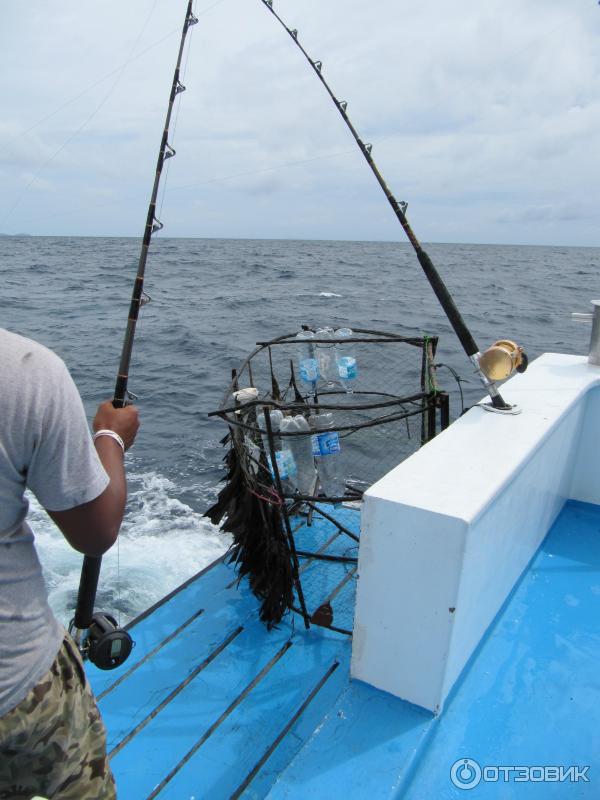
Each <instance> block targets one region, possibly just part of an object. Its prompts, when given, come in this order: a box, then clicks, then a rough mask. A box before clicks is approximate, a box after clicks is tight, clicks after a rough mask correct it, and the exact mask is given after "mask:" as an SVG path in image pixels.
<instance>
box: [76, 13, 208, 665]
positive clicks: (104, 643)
mask: <svg viewBox="0 0 600 800" xmlns="http://www.w3.org/2000/svg"><path fill="white" fill-rule="evenodd" d="M192 3H193V0H188V3H187V9H186V13H185V20H184V23H183V29H182V31H181V41H180V43H179V53H178V55H177V63H176V66H175V71H174V73H173V82H172V84H171V91H170V94H169V105H168V108H167V117H166V120H165V126H164V130H163V135H162V139H161V143H160V150H159V153H158V160H157V162H156V173H155V176H154V185H153V187H152V194H151V196H150V203H149V205H148V213H147V215H146V226H145V228H144V236H143V239H142V247H141V251H140V257H139V261H138V268H137V274H136V277H135V280H134V284H133V291H132V295H131V305H130V307H129V316H128V319H127V328H126V330H125V338H124V340H123V348H122V350H121V360H120V362H119V370H118V374H117V380H116V384H115V392H114V397H113V401H112V402H113V406H114V407H115V408H124V407H125V406H126V405H127V404H128V403H129V402H131V398H133V397H134V396H133V395H132V394H131V393H130V392H129V391H128V389H127V383H128V378H129V365H130V363H131V354H132V351H133V342H134V338H135V330H136V325H137V321H138V316H139V313H140V308H141V307H142V306H143V305H145V304H146V303H147V302H149V300H150V297H149V296H148V295H147V294H146V293H145V292H144V275H145V272H146V261H147V260H148V251H149V248H150V242H151V240H152V235H153V234H154V233H156V232H157V231H160V230H161V229H162V228H163V227H164V226H163V224H162V222H161V221H160V220H159V219H158V218H157V216H156V202H157V198H158V189H159V185H160V178H161V175H162V170H163V166H164V164H165V162H166V161H167V160H168V159H169V158H172V157H173V156H174V155H175V150H174V148H173V147H171V145H170V144H169V127H170V124H171V115H172V113H173V106H174V103H175V98H176V97H177V95H179V94H181V92H184V91H185V86H184V85H183V83H182V82H181V80H180V78H179V75H180V71H181V62H182V59H183V51H184V47H185V41H186V37H187V33H188V31H189V29H190V28H191V27H192V25H195V24H196V23H197V22H198V18H197V17H196V16H194V14H193V12H192ZM101 566H102V557H101V556H85V557H84V559H83V566H82V568H81V578H80V580H79V591H78V594H77V606H76V609H75V616H74V617H73V620H72V622H71V625H70V626H69V627H70V631H71V633H72V634H73V637H74V638H75V641H76V642H77V646H78V647H79V649H80V651H81V653H82V655H84V656H86V657H88V658H89V659H90V661H91V662H92V663H93V664H95V665H96V666H97V667H100V669H113V668H114V667H118V666H120V665H121V664H122V663H123V662H124V661H125V660H126V659H127V657H128V656H129V653H130V652H131V648H132V646H133V642H132V640H131V637H130V635H129V634H128V633H127V631H125V630H123V629H122V628H120V627H119V626H118V625H117V623H116V620H115V619H114V618H113V617H112V616H110V615H109V614H104V613H96V614H94V603H95V601H96V592H97V589H98V581H99V578H100V569H101Z"/></svg>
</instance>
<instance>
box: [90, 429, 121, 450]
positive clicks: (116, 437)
mask: <svg viewBox="0 0 600 800" xmlns="http://www.w3.org/2000/svg"><path fill="white" fill-rule="evenodd" d="M100 436H110V438H111V439H114V440H115V442H116V443H117V444H118V445H119V446H120V448H121V450H122V451H123V454H125V442H124V441H123V439H121V437H120V436H119V434H118V433H115V432H114V431H109V430H102V431H96V433H95V434H94V435H93V436H92V439H93V440H94V441H96V439H98V437H100Z"/></svg>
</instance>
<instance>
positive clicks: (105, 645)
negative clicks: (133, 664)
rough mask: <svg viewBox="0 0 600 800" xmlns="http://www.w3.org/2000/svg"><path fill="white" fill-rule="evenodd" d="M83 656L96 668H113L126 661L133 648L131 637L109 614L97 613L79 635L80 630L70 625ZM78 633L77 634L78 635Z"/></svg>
mask: <svg viewBox="0 0 600 800" xmlns="http://www.w3.org/2000/svg"><path fill="white" fill-rule="evenodd" d="M70 632H71V633H73V632H74V638H75V641H76V642H77V646H78V647H79V651H80V653H81V655H82V656H83V658H88V659H89V660H90V661H91V662H92V664H93V665H94V666H95V667H98V669H115V668H116V667H120V666H121V664H124V663H125V661H127V659H128V657H129V654H130V653H131V650H132V648H133V639H132V638H131V636H130V635H129V634H128V633H127V631H126V630H123V628H120V627H119V626H118V625H117V621H116V619H115V618H114V617H112V616H111V615H110V614H103V613H97V614H94V615H93V617H92V621H91V623H90V626H89V628H88V629H87V630H86V631H85V633H84V635H83V637H81V633H82V632H81V631H80V630H79V629H77V628H75V629H73V623H71V626H70ZM78 634H79V635H78Z"/></svg>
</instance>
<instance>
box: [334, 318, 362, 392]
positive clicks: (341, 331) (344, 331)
mask: <svg viewBox="0 0 600 800" xmlns="http://www.w3.org/2000/svg"><path fill="white" fill-rule="evenodd" d="M352 336H354V331H353V330H352V329H351V328H338V330H337V331H336V332H335V338H336V342H337V343H336V351H337V353H336V355H337V368H338V375H339V379H340V382H341V384H342V386H343V387H344V389H345V390H346V391H347V392H348V394H352V392H353V391H354V382H355V380H356V379H357V377H358V365H357V363H356V358H355V356H354V354H353V352H352V346H351V344H350V343H346V344H345V343H344V339H350V338H351V337H352Z"/></svg>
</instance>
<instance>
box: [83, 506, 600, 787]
mask: <svg viewBox="0 0 600 800" xmlns="http://www.w3.org/2000/svg"><path fill="white" fill-rule="evenodd" d="M341 514H342V517H343V518H341V517H340V521H341V522H342V523H343V524H344V525H345V526H346V527H347V528H349V529H350V530H352V531H354V532H358V527H359V515H358V512H356V511H354V510H350V509H343V510H341ZM336 516H337V513H336ZM295 538H296V546H297V547H298V549H299V550H311V551H315V550H318V549H320V550H321V551H322V552H324V553H328V554H332V555H345V556H354V555H356V545H355V543H354V542H353V541H352V540H351V539H349V538H348V537H347V536H345V535H344V534H341V533H339V531H337V529H336V528H335V527H334V526H333V525H332V524H331V523H330V522H328V521H327V520H326V519H324V518H322V517H318V518H316V519H315V523H314V524H313V526H311V527H310V528H307V527H306V526H303V527H301V528H300V529H299V530H298V531H297V532H296V537H295ZM301 564H302V583H303V587H304V590H305V593H306V599H307V605H308V607H309V610H310V611H311V612H313V611H314V610H316V608H317V607H318V606H319V605H321V604H322V603H323V602H326V601H328V600H329V601H330V602H331V605H332V607H333V611H334V618H333V624H334V625H335V626H338V627H340V628H350V627H351V624H352V613H353V605H354V590H355V581H354V577H355V575H354V565H352V564H348V563H339V562H322V561H320V562H317V561H315V560H311V559H308V558H304V559H302V560H301ZM131 633H132V636H133V638H134V639H135V641H136V647H135V649H134V651H133V653H132V655H131V657H130V659H129V661H128V662H127V663H126V664H125V665H123V667H121V668H120V669H118V670H114V671H111V672H101V671H99V670H97V669H95V668H94V667H91V666H90V667H89V669H88V672H89V674H90V680H91V683H92V686H93V688H94V690H95V692H96V694H97V696H98V697H99V701H100V707H101V710H102V714H103V717H104V720H105V722H106V726H107V729H108V743H109V751H110V758H111V764H112V768H113V771H114V773H115V777H116V779H117V786H118V790H119V797H120V798H122V800H138V798H139V799H140V800H142V798H143V799H144V800H148V799H149V798H154V797H159V798H161V800H165V798H171V799H174V798H177V800H184V799H185V800H192V799H193V800H200V799H201V798H202V799H204V798H210V800H213V799H214V800H220V798H235V797H244V798H263V797H267V796H268V797H269V798H324V799H325V798H327V800H329V799H330V798H345V799H346V798H348V797H353V798H361V799H362V798H369V799H370V798H392V797H399V798H407V799H408V800H423V799H424V798H436V799H437V798H458V797H464V796H465V791H464V789H461V788H457V787H456V786H454V785H453V783H452V782H451V780H450V770H451V767H452V765H453V764H454V763H455V762H457V761H458V760H460V759H472V760H473V761H475V762H477V764H478V765H479V766H480V767H481V768H483V767H485V766H490V767H494V766H502V765H528V766H538V765H542V766H553V765H556V766H563V767H569V766H571V765H574V766H579V767H582V768H583V767H585V766H588V765H590V770H589V771H588V772H587V773H585V774H586V777H588V778H589V782H585V781H584V780H580V781H578V782H570V781H569V780H567V781H566V782H565V781H563V782H554V783H548V782H546V783H538V782H528V783H523V782H515V781H514V775H513V776H512V778H511V779H509V780H508V782H502V778H501V783H500V784H499V783H497V782H491V781H489V780H488V781H486V780H483V779H482V780H480V782H479V784H478V785H477V786H476V787H474V788H472V789H471V790H470V794H469V796H472V797H494V798H503V800H504V798H513V797H516V798H520V797H534V798H535V797H542V796H543V797H544V798H548V797H550V798H561V799H562V798H570V797H573V798H575V797H576V798H592V797H594V798H597V797H599V796H600V794H599V793H600V789H599V788H598V784H599V783H600V736H599V735H598V733H597V732H598V730H600V702H599V700H600V678H599V677H598V676H599V674H600V673H599V671H598V664H599V663H600V508H599V507H597V506H590V505H586V504H583V503H576V502H572V501H569V502H568V503H567V504H566V506H565V508H564V509H563V511H562V513H561V514H560V516H559V517H558V519H557V521H556V523H555V525H554V527H553V528H552V530H551V531H550V533H549V534H548V536H547V537H546V539H545V541H544V543H543V545H542V547H541V548H540V550H539V552H538V553H537V555H536V557H535V558H534V560H533V562H532V564H531V565H530V567H529V569H528V570H527V571H526V572H525V574H524V575H523V577H522V579H521V581H520V582H519V584H518V585H517V587H515V590H514V591H513V593H512V595H511V597H510V598H509V599H508V600H507V602H506V604H505V605H504V607H503V609H502V610H501V612H500V613H499V615H498V617H497V618H496V620H495V621H494V623H493V625H492V626H491V628H490V630H489V631H488V634H487V635H486V637H485V639H484V640H483V641H482V643H481V644H480V646H479V648H478V650H477V652H476V653H475V654H474V656H473V658H472V659H471V661H470V663H469V665H468V667H467V668H466V670H465V672H464V674H463V676H462V678H461V679H460V681H459V683H458V685H457V687H455V690H454V691H453V694H452V696H451V698H449V700H448V702H447V705H446V710H445V712H444V714H443V715H442V716H441V717H439V718H435V717H433V716H432V715H431V714H430V713H428V712H426V711H424V710H422V709H419V708H416V707H415V706H411V705H410V704H408V703H405V702H403V701H401V700H398V699H397V698H394V697H392V696H391V695H388V694H386V693H383V692H380V691H378V690H376V689H373V688H372V687H370V686H367V685H366V684H363V683H361V682H358V681H350V679H349V664H350V650H351V642H350V639H349V637H348V636H345V635H343V634H341V633H336V632H334V631H331V630H327V629H324V628H320V627H311V629H310V630H309V631H306V630H305V629H304V625H303V622H302V619H301V618H300V617H299V616H297V615H291V616H288V617H287V618H286V619H285V621H284V622H283V623H282V624H281V625H280V626H279V628H277V629H275V630H273V631H271V632H269V631H267V630H266V628H265V627H264V625H263V624H262V623H261V622H260V621H259V620H258V603H257V601H256V600H255V598H254V597H253V596H252V594H251V593H250V591H249V589H248V587H247V585H246V584H245V582H242V584H241V585H240V586H239V587H238V585H237V580H236V577H235V574H234V572H233V570H232V568H231V567H229V566H228V565H226V564H225V563H224V561H223V560H221V561H220V562H217V563H216V564H215V565H213V566H212V567H210V568H209V569H208V570H206V571H205V572H204V573H201V574H200V575H199V576H196V577H195V578H193V579H192V580H190V581H188V582H187V583H186V584H184V586H183V587H181V588H180V589H179V590H177V591H176V592H174V593H173V594H172V595H170V596H169V597H168V598H166V599H165V601H164V602H163V603H161V604H160V605H159V606H157V607H156V608H154V609H152V610H151V611H150V612H148V613H146V614H144V615H142V616H141V617H139V618H138V620H136V621H135V623H133V624H132V626H131ZM476 769H477V767H475V770H476ZM491 772H492V773H493V770H492V771H491ZM485 774H487V776H488V777H489V775H490V770H488V772H487V773H484V776H485ZM572 774H573V773H571V775H572ZM472 775H473V767H472V766H470V767H469V769H467V768H465V769H464V770H462V771H460V773H459V774H458V778H457V780H458V781H460V778H461V777H463V779H466V777H469V776H472ZM465 776H466V777H465ZM475 777H477V775H475Z"/></svg>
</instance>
